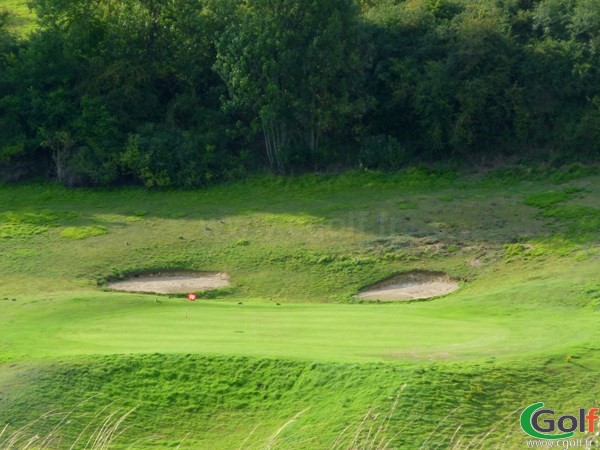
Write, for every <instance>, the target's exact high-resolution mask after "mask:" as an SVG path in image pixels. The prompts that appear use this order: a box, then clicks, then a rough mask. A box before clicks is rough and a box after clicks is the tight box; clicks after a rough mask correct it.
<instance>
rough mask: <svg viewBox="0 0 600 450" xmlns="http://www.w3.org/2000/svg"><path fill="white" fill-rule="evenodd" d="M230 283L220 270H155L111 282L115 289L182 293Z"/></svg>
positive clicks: (215, 287)
mask: <svg viewBox="0 0 600 450" xmlns="http://www.w3.org/2000/svg"><path fill="white" fill-rule="evenodd" d="M228 285H229V276H228V275H227V274H226V273H218V272H153V273H145V274H139V275H132V276H130V277H129V278H127V279H125V280H119V281H112V282H109V283H108V284H107V285H106V287H107V288H108V289H113V290H115V291H125V292H147V293H151V294H180V293H185V292H200V291H209V290H211V289H218V288H222V287H225V286H228Z"/></svg>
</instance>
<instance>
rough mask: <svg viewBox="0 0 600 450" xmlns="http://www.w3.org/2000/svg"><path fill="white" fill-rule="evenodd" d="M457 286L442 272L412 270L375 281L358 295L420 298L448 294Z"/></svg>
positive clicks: (385, 299) (363, 297) (404, 299)
mask: <svg viewBox="0 0 600 450" xmlns="http://www.w3.org/2000/svg"><path fill="white" fill-rule="evenodd" d="M458 287H459V286H458V283H457V282H456V281H454V280H452V279H451V278H450V277H449V276H448V275H447V274H445V273H443V272H426V271H414V272H408V273H403V274H400V275H396V276H394V277H392V278H389V279H387V280H384V281H380V282H379V283H375V284H374V285H371V286H369V287H368V288H367V289H366V290H364V291H363V292H361V293H360V294H358V297H359V298H362V299H364V300H379V301H384V302H392V301H407V300H422V299H426V298H431V297H437V296H439V295H445V294H449V293H450V292H453V291H455V290H457V289H458Z"/></svg>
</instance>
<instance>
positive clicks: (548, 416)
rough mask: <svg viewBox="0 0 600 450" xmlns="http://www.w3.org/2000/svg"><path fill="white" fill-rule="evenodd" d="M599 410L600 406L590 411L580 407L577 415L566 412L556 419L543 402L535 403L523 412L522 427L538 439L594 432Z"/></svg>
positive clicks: (567, 436) (561, 437) (552, 438)
mask: <svg viewBox="0 0 600 450" xmlns="http://www.w3.org/2000/svg"><path fill="white" fill-rule="evenodd" d="M598 412H600V409H599V408H590V409H589V410H588V411H586V410H585V409H583V408H580V409H579V412H578V414H577V415H569V414H565V415H563V416H559V417H558V419H555V418H554V411H553V410H551V409H547V408H544V403H543V402H539V403H534V404H533V405H529V406H528V407H527V408H525V410H523V412H522V413H521V428H522V429H523V431H524V432H525V433H527V434H528V435H529V436H531V437H534V438H536V439H549V440H555V439H568V438H571V437H573V436H574V435H575V431H579V432H581V433H584V432H586V431H588V432H590V433H593V432H594V431H595V430H596V421H597V420H598V419H599V418H600V417H599V416H598ZM557 431H558V432H557Z"/></svg>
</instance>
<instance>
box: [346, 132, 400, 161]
mask: <svg viewBox="0 0 600 450" xmlns="http://www.w3.org/2000/svg"><path fill="white" fill-rule="evenodd" d="M358 161H359V164H360V166H361V167H364V168H367V169H383V170H385V169H388V170H389V169H391V170H395V169H398V168H400V167H401V166H402V164H403V163H404V162H405V161H406V151H405V150H404V149H403V148H402V146H401V145H400V143H399V142H398V140H397V139H395V138H394V137H392V136H383V135H378V136H369V137H367V138H365V140H364V142H363V145H362V146H361V149H360V153H359V155H358Z"/></svg>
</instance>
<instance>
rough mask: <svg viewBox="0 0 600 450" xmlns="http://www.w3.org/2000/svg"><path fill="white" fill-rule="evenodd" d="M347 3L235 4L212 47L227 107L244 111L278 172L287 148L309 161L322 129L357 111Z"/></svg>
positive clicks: (256, 0) (351, 14)
mask: <svg viewBox="0 0 600 450" xmlns="http://www.w3.org/2000/svg"><path fill="white" fill-rule="evenodd" d="M357 13H358V11H357V8H356V7H355V5H354V3H353V2H352V1H349V0H326V1H318V2H317V1H298V0H278V1H276V2H272V1H266V0H253V1H251V2H247V3H244V4H239V5H238V7H237V8H236V10H235V13H234V14H233V15H232V17H231V20H230V21H229V22H228V23H227V25H226V29H225V31H224V33H223V35H222V36H221V37H220V39H219V41H218V45H217V60H216V65H215V68H216V70H217V72H218V73H219V74H220V75H221V77H222V78H223V80H224V81H225V83H226V84H227V87H228V91H229V97H230V101H229V105H230V106H231V107H232V108H241V109H242V110H244V109H245V110H249V111H251V113H252V114H253V115H254V116H255V118H256V121H257V123H256V128H257V129H260V130H261V131H262V132H263V136H264V140H265V147H266V152H267V157H268V160H269V164H270V165H271V167H272V168H273V169H275V170H277V171H279V172H285V169H286V165H288V164H289V158H290V151H291V148H292V147H293V146H298V145H301V146H302V147H303V148H305V149H306V150H305V152H308V156H309V157H310V156H311V155H312V156H313V158H314V153H316V152H317V150H318V148H319V142H320V141H321V140H322V137H323V135H324V133H326V132H328V131H330V130H331V129H333V128H335V127H336V126H343V125H344V124H345V123H344V122H345V119H347V118H348V117H352V115H356V114H360V111H361V109H362V108H363V107H364V101H356V100H353V98H356V94H357V92H358V90H359V88H360V83H361V79H362V74H363V69H364V66H365V64H364V62H363V57H364V55H362V54H361V53H360V47H361V42H360V35H361V31H360V29H359V27H358V16H357Z"/></svg>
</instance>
